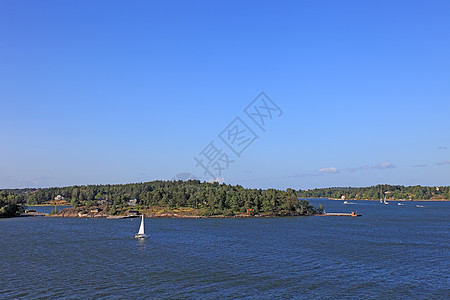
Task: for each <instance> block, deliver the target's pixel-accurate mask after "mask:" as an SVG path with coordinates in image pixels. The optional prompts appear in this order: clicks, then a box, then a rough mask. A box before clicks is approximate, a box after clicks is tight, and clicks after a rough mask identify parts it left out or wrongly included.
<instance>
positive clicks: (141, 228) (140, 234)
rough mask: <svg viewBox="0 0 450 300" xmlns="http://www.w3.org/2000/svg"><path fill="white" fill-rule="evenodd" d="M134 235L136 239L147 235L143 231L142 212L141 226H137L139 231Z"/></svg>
mask: <svg viewBox="0 0 450 300" xmlns="http://www.w3.org/2000/svg"><path fill="white" fill-rule="evenodd" d="M134 237H135V238H138V239H143V238H146V237H147V235H146V234H145V232H144V214H142V219H141V226H140V227H139V231H138V233H137V234H136V235H135V236H134Z"/></svg>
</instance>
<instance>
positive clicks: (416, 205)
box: [416, 204, 425, 207]
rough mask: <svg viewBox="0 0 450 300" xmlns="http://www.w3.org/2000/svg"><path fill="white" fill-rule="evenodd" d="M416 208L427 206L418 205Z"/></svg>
mask: <svg viewBox="0 0 450 300" xmlns="http://www.w3.org/2000/svg"><path fill="white" fill-rule="evenodd" d="M416 207H425V206H423V205H419V204H417V205H416Z"/></svg>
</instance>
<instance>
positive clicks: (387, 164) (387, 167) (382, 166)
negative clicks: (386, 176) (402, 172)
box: [371, 162, 395, 169]
mask: <svg viewBox="0 0 450 300" xmlns="http://www.w3.org/2000/svg"><path fill="white" fill-rule="evenodd" d="M371 168H372V169H390V168H395V166H394V165H393V164H391V163H390V162H384V163H381V164H379V165H375V166H372V167H371Z"/></svg>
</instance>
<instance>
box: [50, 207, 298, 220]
mask: <svg viewBox="0 0 450 300" xmlns="http://www.w3.org/2000/svg"><path fill="white" fill-rule="evenodd" d="M141 213H144V214H145V217H146V218H191V219H199V218H262V217H283V216H302V215H300V214H296V213H266V214H244V213H239V214H233V215H223V214H217V215H202V214H199V210H196V209H174V210H170V209H167V208H161V207H156V208H150V209H139V210H134V209H129V210H127V212H126V213H125V212H122V213H121V214H118V215H111V214H109V213H107V212H106V209H104V207H91V208H89V209H86V208H80V207H70V208H64V209H62V210H61V211H59V212H57V213H56V214H48V215H47V216H48V217H55V218H58V217H59V218H107V219H125V218H137V217H139V216H140V214H141Z"/></svg>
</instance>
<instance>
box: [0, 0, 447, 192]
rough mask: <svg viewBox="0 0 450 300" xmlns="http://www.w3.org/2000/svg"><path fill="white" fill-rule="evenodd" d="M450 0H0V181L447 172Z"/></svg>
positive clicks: (349, 181)
mask: <svg viewBox="0 0 450 300" xmlns="http://www.w3.org/2000/svg"><path fill="white" fill-rule="evenodd" d="M449 12H450V2H449V1H439V0H436V1H346V0H345V1H132V2H130V1H12V0H3V1H0V188H23V187H52V186H68V185H86V184H116V183H129V182H145V181H152V180H171V179H173V178H177V179H186V178H197V179H200V180H205V181H208V180H216V181H220V182H225V183H227V184H240V185H242V186H244V187H249V188H264V189H265V188H280V189H285V188H294V189H306V188H319V187H336V186H355V187H357V186H371V185H376V184H401V185H428V186H440V185H449V184H450V134H449V132H450V18H449V17H448V15H449Z"/></svg>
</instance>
